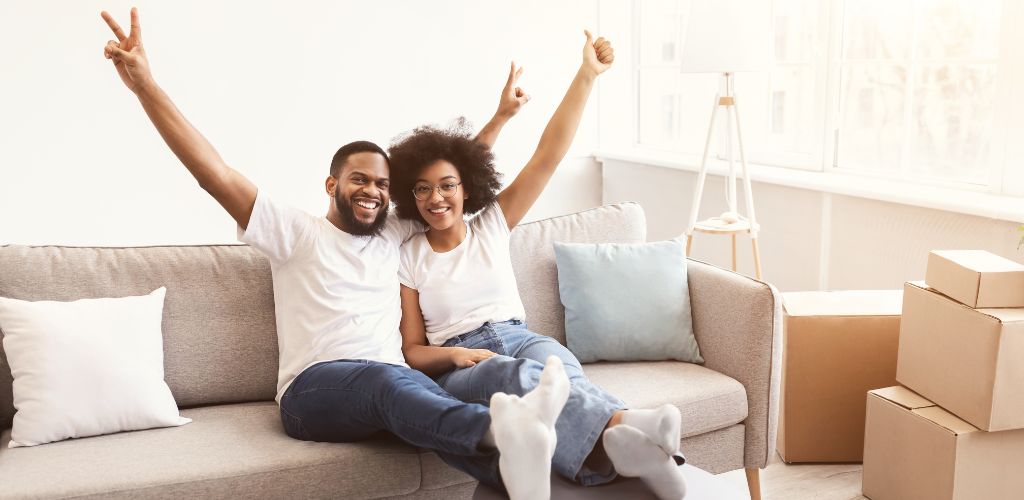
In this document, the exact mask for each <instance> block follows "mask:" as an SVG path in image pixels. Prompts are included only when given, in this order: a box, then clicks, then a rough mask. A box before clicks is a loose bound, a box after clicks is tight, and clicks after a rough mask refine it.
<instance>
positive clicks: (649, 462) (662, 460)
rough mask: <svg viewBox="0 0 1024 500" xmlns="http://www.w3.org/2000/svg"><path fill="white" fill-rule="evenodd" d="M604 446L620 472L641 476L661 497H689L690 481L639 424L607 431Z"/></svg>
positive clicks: (626, 474) (664, 499)
mask: <svg viewBox="0 0 1024 500" xmlns="http://www.w3.org/2000/svg"><path fill="white" fill-rule="evenodd" d="M604 449H605V452H606V453H608V458H610V459H611V460H612V464H613V465H615V470H616V472H618V473H619V474H621V475H623V476H627V477H639V478H640V479H641V480H643V482H644V483H645V484H647V486H648V487H649V488H650V489H651V490H652V491H654V494H655V495H657V496H658V498H660V499H661V500H680V499H682V498H683V497H685V496H686V480H685V479H684V478H683V473H682V472H681V471H680V470H679V467H678V466H676V463H675V461H673V460H672V458H671V457H670V456H669V455H668V454H667V453H665V452H664V451H663V450H662V449H661V447H659V446H658V445H656V444H654V442H653V441H651V440H650V439H648V438H647V435H646V434H644V433H643V431H641V430H640V429H637V428H636V427H631V426H628V425H624V424H623V425H616V426H615V427H611V428H609V429H608V430H606V431H604Z"/></svg>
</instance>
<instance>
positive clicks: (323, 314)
mask: <svg viewBox="0 0 1024 500" xmlns="http://www.w3.org/2000/svg"><path fill="white" fill-rule="evenodd" d="M420 227H421V226H420V225H419V224H417V223H414V222H411V221H403V220H400V219H398V218H397V217H396V216H394V214H391V215H389V216H388V220H387V223H386V225H385V226H384V229H383V231H382V232H381V233H380V235H378V236H353V235H351V234H349V233H346V232H344V231H342V230H340V229H338V228H337V227H335V226H334V224H331V222H330V221H328V220H327V219H326V218H325V217H316V216H313V215H310V214H308V213H306V212H303V211H301V210H297V209H295V208H291V207H287V206H282V205H278V204H277V203H275V202H274V201H273V200H271V199H270V198H269V197H267V196H266V195H265V194H264V192H263V191H262V190H260V191H259V192H257V194H256V205H255V206H254V207H253V209H252V215H251V216H250V217H249V225H248V227H247V228H246V229H245V230H242V229H241V228H239V231H238V238H239V240H240V241H242V242H244V243H248V244H249V245H251V246H252V247H253V248H256V249H257V250H259V251H260V252H262V253H263V254H264V255H266V256H267V258H268V259H270V270H271V273H272V275H273V278H274V311H275V313H276V314H277V343H278V353H279V356H280V361H279V364H278V372H277V397H276V399H277V401H278V403H280V402H281V396H282V395H283V394H284V392H285V390H287V389H288V386H289V385H290V384H291V382H292V380H294V379H295V377H297V376H298V375H299V374H300V373H302V370H305V369H306V368H308V367H309V366H311V365H313V364H316V363H319V362H321V361H331V360H335V359H366V360H372V361H379V362H382V363H390V364H395V365H403V366H408V365H406V364H405V357H404V356H402V340H401V334H400V333H399V330H398V325H399V322H400V320H401V316H402V312H401V298H400V295H399V285H398V280H397V279H396V276H397V272H398V262H399V258H398V252H399V245H401V243H402V242H403V241H405V240H406V239H407V238H408V237H409V236H410V235H412V234H413V233H415V232H418V231H420V230H421V229H420Z"/></svg>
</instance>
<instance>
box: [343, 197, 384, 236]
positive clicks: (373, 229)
mask: <svg viewBox="0 0 1024 500" xmlns="http://www.w3.org/2000/svg"><path fill="white" fill-rule="evenodd" d="M380 202H381V205H380V208H378V209H377V210H378V212H377V217H376V218H374V219H373V222H371V223H369V224H367V223H365V222H363V221H361V220H359V219H357V218H356V214H355V207H353V206H352V202H351V201H350V200H349V199H348V198H343V197H341V196H340V195H339V194H338V192H337V191H335V193H334V205H335V206H336V207H337V208H338V213H339V214H341V223H342V224H343V225H344V226H345V232H346V233H349V234H351V235H355V236H377V235H378V234H380V232H381V231H382V230H383V229H384V224H385V223H386V222H387V220H388V210H389V209H390V208H391V207H390V206H389V205H390V204H388V203H384V201H383V200H380Z"/></svg>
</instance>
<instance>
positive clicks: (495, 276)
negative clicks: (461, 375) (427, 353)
mask: <svg viewBox="0 0 1024 500" xmlns="http://www.w3.org/2000/svg"><path fill="white" fill-rule="evenodd" d="M466 226H467V228H466V238H465V239H463V240H462V243H459V246H457V247H455V248H454V249H452V250H450V251H448V252H444V253H437V252H435V251H434V250H433V249H432V248H430V242H428V241H427V236H426V233H419V234H416V235H414V236H413V237H412V238H410V239H409V240H408V241H406V242H405V244H403V245H402V251H401V253H402V263H401V267H400V268H399V271H398V279H399V281H401V282H402V284H403V285H405V286H407V287H409V288H413V289H415V290H417V291H418V292H419V299H420V310H421V311H423V320H424V323H425V324H426V330H427V340H428V341H429V342H430V345H434V346H438V345H441V344H444V342H445V341H446V340H448V339H450V338H452V337H454V336H456V335H461V334H463V333H466V332H470V331H473V330H475V329H477V328H479V327H480V326H481V325H483V324H484V323H486V322H492V323H494V322H498V321H508V320H510V319H519V320H522V319H525V317H526V312H525V311H524V309H523V301H522V299H520V298H519V287H518V286H517V285H516V277H515V273H514V272H513V271H512V256H511V255H510V253H509V239H510V236H511V234H512V233H511V231H510V230H509V228H508V222H506V221H505V214H504V212H502V211H501V206H500V205H498V202H494V203H492V204H490V205H489V206H487V208H485V209H483V210H482V211H481V212H480V213H479V214H477V216H476V217H474V218H473V219H471V220H470V221H469V222H468V223H467V224H466Z"/></svg>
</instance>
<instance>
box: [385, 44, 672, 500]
mask: <svg viewBox="0 0 1024 500" xmlns="http://www.w3.org/2000/svg"><path fill="white" fill-rule="evenodd" d="M585 33H586V36H587V41H586V44H585V45H584V48H583V63H582V64H581V66H580V68H579V71H578V72H577V73H576V76H575V78H574V79H573V82H572V84H571V86H570V87H569V90H568V91H567V92H566V95H565V97H564V98H563V100H562V102H561V104H560V105H559V106H558V109H557V110H556V111H555V114H554V115H553V116H552V118H551V120H550V121H549V122H548V125H547V127H546V128H545V130H544V134H543V135H542V137H541V140H540V143H539V144H538V146H537V150H536V151H535V153H534V155H533V157H532V158H531V159H530V161H529V162H528V163H527V164H526V166H525V167H524V168H523V169H522V171H521V173H520V174H519V176H518V177H516V179H515V181H514V182H513V183H512V184H511V185H510V186H509V187H508V188H507V189H505V190H503V191H501V192H500V193H498V190H499V189H500V188H501V183H500V182H499V179H498V178H499V174H498V173H497V172H496V170H495V168H494V164H493V155H492V154H491V152H490V150H489V148H487V147H486V146H483V145H480V144H479V143H476V142H474V141H473V139H472V136H471V135H470V134H469V133H464V132H462V131H460V130H458V129H455V130H441V129H438V128H433V127H421V128H418V129H416V130H415V131H413V133H412V134H410V135H408V136H406V137H404V138H400V139H399V140H398V142H397V143H396V144H394V145H392V147H391V149H390V154H391V178H392V179H391V180H392V184H393V190H392V191H393V193H394V194H393V200H394V201H395V202H396V205H397V210H398V214H399V216H400V217H404V218H408V219H414V220H420V221H421V222H424V223H425V224H427V225H428V226H429V228H428V230H427V231H426V232H425V233H422V234H419V235H416V236H414V237H413V238H411V239H409V240H408V241H407V242H406V243H405V244H404V245H403V246H402V251H401V254H402V256H401V259H402V264H401V270H400V271H399V280H400V281H401V282H402V289H401V297H402V323H401V331H402V337H403V352H404V354H405V357H406V361H407V362H408V363H409V365H410V366H412V367H413V368H417V369H419V370H421V371H423V372H424V373H426V374H427V375H430V376H431V377H434V378H435V379H436V381H437V383H438V384H439V385H440V386H441V387H443V388H444V389H445V390H447V391H448V392H449V393H451V394H452V395H453V396H455V397H457V398H459V399H462V400H463V401H467V402H480V403H484V404H487V403H488V402H489V401H490V398H491V396H492V395H493V394H495V393H498V392H506V393H510V394H524V393H526V392H528V391H529V390H530V389H531V388H533V387H534V386H536V385H537V383H538V380H539V379H540V374H541V371H542V369H543V368H544V364H543V362H544V361H545V360H546V359H547V358H548V357H549V356H555V357H557V358H558V359H560V360H561V361H562V363H563V364H564V366H565V370H566V372H567V373H568V375H569V379H570V395H569V399H568V402H567V404H566V405H565V408H564V409H563V410H562V413H561V415H560V416H559V418H558V420H557V422H556V425H555V431H556V436H557V443H556V446H555V450H554V457H553V460H552V465H553V467H554V468H555V469H556V471H557V472H559V473H560V474H561V475H563V476H565V477H567V478H568V479H571V480H575V481H578V482H579V483H581V484H584V485H596V484H601V483H604V482H607V481H610V480H611V479H613V478H614V477H615V476H616V474H622V475H625V476H638V477H641V478H642V479H643V480H644V481H645V482H646V483H647V484H648V485H650V486H651V488H652V489H653V490H654V491H655V493H656V494H657V495H658V496H659V497H660V498H665V499H670V498H671V499H679V498H682V496H683V495H684V494H685V483H684V482H683V478H682V476H681V475H680V472H679V470H678V468H677V467H676V465H675V461H674V460H673V457H672V455H673V454H674V453H676V451H677V448H678V444H679V412H678V411H677V410H676V409H675V408H673V407H671V406H669V405H666V406H664V407H662V408H659V409H657V410H626V409H624V404H623V403H622V401H621V400H619V399H618V398H617V397H615V396H612V395H611V394H608V393H607V392H605V391H603V390H602V389H601V388H599V387H597V386H596V385H594V384H593V383H591V382H590V381H589V380H588V379H587V378H586V376H585V375H584V374H583V371H582V369H581V367H580V363H579V361H577V360H576V358H575V357H574V356H573V355H572V353H570V352H569V351H568V349H566V348H565V347H564V346H562V345H561V344H559V343H558V342H557V341H555V340H553V339H551V338H549V337H546V336H543V335H538V334H536V333H533V332H530V331H529V330H528V329H527V328H526V325H525V324H524V323H523V318H524V316H525V313H524V311H523V305H522V301H521V300H520V298H519V292H518V288H517V286H516V282H515V277H514V275H513V272H512V264H511V259H510V256H509V236H510V234H511V230H512V228H514V227H515V226H516V225H517V224H518V223H519V221H520V220H521V219H522V218H523V216H524V215H525V214H526V212H527V211H528V210H529V209H530V207H531V206H532V205H533V203H534V202H535V201H536V200H537V198H538V197H539V196H540V194H541V192H542V191H543V189H544V187H545V185H546V184H547V182H548V180H549V179H550V178H551V175H552V174H553V173H554V170H555V168H556V167H557V166H558V164H559V162H561V160H562V158H563V157H564V156H565V154H566V151H567V150H568V148H569V145H570V144H571V142H572V139H573V136H574V135H575V134H576V129H577V128H578V126H579V122H580V118H581V116H582V114H583V109H584V107H585V104H586V101H587V98H588V96H589V94H590V91H591V89H592V88H593V85H594V81H595V79H596V78H597V76H598V75H599V74H601V73H603V72H604V71H605V70H607V69H608V68H609V67H610V66H611V63H612V61H613V59H614V52H613V50H612V47H611V44H610V43H609V42H607V41H605V40H604V39H603V38H598V39H597V41H596V42H595V41H593V39H592V37H591V35H590V33H589V32H585ZM518 74H519V72H514V73H513V74H511V75H510V83H511V84H510V85H508V86H507V87H506V88H508V89H512V88H514V79H515V78H516V77H517V76H518ZM510 91H512V90H510ZM514 92H516V94H517V95H519V96H522V91H521V90H520V89H518V88H515V90H514ZM522 97H524V98H525V96H522ZM478 212H479V213H478ZM474 213H478V215H477V216H476V217H475V218H473V219H472V220H471V221H470V222H469V223H467V222H466V221H465V220H464V218H463V215H464V214H474ZM499 444H500V443H499Z"/></svg>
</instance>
